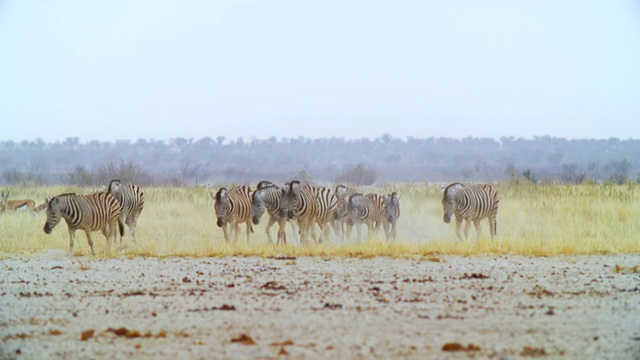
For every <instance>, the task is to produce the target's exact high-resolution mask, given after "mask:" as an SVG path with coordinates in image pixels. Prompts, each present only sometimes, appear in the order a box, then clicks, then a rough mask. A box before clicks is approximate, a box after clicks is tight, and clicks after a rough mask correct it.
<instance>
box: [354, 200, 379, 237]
mask: <svg viewBox="0 0 640 360" xmlns="http://www.w3.org/2000/svg"><path fill="white" fill-rule="evenodd" d="M347 208H348V211H349V218H348V221H347V235H346V237H347V239H350V238H351V232H352V231H353V226H356V230H357V231H358V241H360V239H361V237H360V224H362V223H365V224H367V228H368V234H369V235H368V236H369V237H371V236H372V235H373V232H374V230H375V229H376V228H377V226H378V224H379V223H381V222H383V221H384V198H383V197H382V196H380V195H378V194H366V195H363V194H360V193H358V194H354V195H351V196H350V197H349V199H348V200H347Z"/></svg>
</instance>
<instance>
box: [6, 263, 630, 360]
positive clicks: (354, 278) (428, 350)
mask: <svg viewBox="0 0 640 360" xmlns="http://www.w3.org/2000/svg"><path fill="white" fill-rule="evenodd" d="M438 260H440V261H438ZM638 265H640V254H635V255H615V256H584V257H550V258H528V257H520V256H497V257H496V256H491V257H461V256H443V257H440V258H431V259H425V260H421V261H418V260H406V259H388V258H374V259H340V258H336V259H324V258H313V257H312V258H297V259H291V258H288V259H286V258H280V259H276V258H272V259H262V258H257V257H252V258H236V257H233V258H203V259H189V258H167V259H156V258H136V259H125V258H123V259H110V260H95V259H93V260H92V259H88V258H74V259H69V258H65V257H61V256H58V254H51V253H50V254H48V255H46V256H43V257H38V258H16V259H10V260H2V261H0V273H1V274H2V276H1V277H0V279H1V280H0V339H1V343H0V347H1V348H0V358H17V359H84V358H87V359H94V358H107V359H115V358H118V359H123V358H174V359H199V358H202V359H221V358H248V359H270V358H279V357H280V358H295V359H299V358H309V359H315V358H341V359H351V358H367V359H369V358H442V359H449V358H453V359H456V358H458V359H467V358H478V359H482V358H496V359H520V358H546V359H554V358H562V359H639V358H640V274H639V273H638V269H637V268H636V269H635V270H634V269H633V268H634V267H637V266H638ZM83 338H84V339H83ZM449 350H457V351H449Z"/></svg>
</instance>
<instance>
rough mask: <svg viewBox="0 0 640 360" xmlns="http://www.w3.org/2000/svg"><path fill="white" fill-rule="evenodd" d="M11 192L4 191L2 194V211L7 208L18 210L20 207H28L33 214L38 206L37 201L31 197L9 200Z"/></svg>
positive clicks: (0, 201) (0, 206) (0, 211)
mask: <svg viewBox="0 0 640 360" xmlns="http://www.w3.org/2000/svg"><path fill="white" fill-rule="evenodd" d="M9 195H10V193H9V192H8V191H7V192H6V193H5V192H4V191H3V192H2V194H0V213H3V212H5V211H7V210H9V211H17V210H20V209H27V210H29V212H30V213H31V214H33V211H34V209H35V207H36V203H35V201H33V200H31V199H22V200H9Z"/></svg>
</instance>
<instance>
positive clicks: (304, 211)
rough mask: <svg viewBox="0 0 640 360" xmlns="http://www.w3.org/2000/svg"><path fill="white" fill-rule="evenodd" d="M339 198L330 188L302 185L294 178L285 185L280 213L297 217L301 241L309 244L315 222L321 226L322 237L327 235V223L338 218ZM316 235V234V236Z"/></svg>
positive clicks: (291, 217) (320, 239) (292, 217)
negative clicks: (336, 213)
mask: <svg viewBox="0 0 640 360" xmlns="http://www.w3.org/2000/svg"><path fill="white" fill-rule="evenodd" d="M337 204H338V200H337V198H336V196H335V194H334V193H333V192H332V191H331V189H329V188H324V187H322V188H316V187H313V186H311V185H309V184H305V185H301V184H300V181H298V180H293V181H291V182H289V183H287V184H286V185H285V194H284V199H283V202H282V206H281V209H280V215H281V216H284V215H286V216H287V217H288V218H289V219H294V218H295V219H296V220H297V221H298V226H299V227H300V241H301V242H302V243H303V244H307V243H308V240H309V234H310V232H311V231H312V227H313V224H314V223H316V224H318V226H319V227H320V238H319V239H317V240H318V242H321V241H322V238H323V237H324V236H325V228H326V225H327V224H329V223H330V222H331V221H332V220H334V219H335V218H336V215H335V212H336V207H337ZM314 237H315V236H314Z"/></svg>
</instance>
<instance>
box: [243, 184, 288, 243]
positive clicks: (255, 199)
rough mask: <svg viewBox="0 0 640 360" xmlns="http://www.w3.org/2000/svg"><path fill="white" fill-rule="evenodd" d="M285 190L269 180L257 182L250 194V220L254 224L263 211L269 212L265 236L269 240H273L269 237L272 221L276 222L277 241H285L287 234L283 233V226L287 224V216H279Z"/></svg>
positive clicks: (258, 220)
mask: <svg viewBox="0 0 640 360" xmlns="http://www.w3.org/2000/svg"><path fill="white" fill-rule="evenodd" d="M284 194H285V190H284V189H281V188H280V187H279V186H277V185H275V184H274V183H272V182H269V181H261V182H259V183H258V186H257V190H256V191H254V192H253V194H252V195H251V213H252V222H253V224H254V225H258V223H259V222H260V218H261V217H262V215H263V214H264V212H265V211H267V212H268V213H269V222H268V223H267V228H266V232H267V237H268V238H269V242H273V240H272V239H271V233H269V229H270V228H271V226H273V224H274V223H276V222H277V223H278V238H277V240H276V241H277V243H278V244H279V243H280V242H282V243H283V244H286V243H287V234H286V233H285V226H286V224H287V217H286V216H280V214H279V210H280V206H281V203H282V199H283V196H284Z"/></svg>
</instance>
